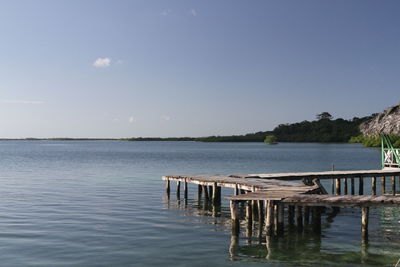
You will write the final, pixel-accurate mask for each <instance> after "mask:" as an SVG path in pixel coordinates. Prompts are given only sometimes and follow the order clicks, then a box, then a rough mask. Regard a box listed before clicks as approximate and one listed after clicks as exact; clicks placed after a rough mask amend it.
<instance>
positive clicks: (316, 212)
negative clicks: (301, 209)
mask: <svg viewBox="0 0 400 267" xmlns="http://www.w3.org/2000/svg"><path fill="white" fill-rule="evenodd" d="M312 222H313V232H314V233H315V234H321V207H318V206H316V207H312Z"/></svg>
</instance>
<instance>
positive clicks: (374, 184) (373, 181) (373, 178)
mask: <svg viewBox="0 0 400 267" xmlns="http://www.w3.org/2000/svg"><path fill="white" fill-rule="evenodd" d="M371 183H372V186H371V188H372V190H371V191H372V195H376V177H372V178H371Z"/></svg>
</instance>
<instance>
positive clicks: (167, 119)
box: [161, 114, 171, 121]
mask: <svg viewBox="0 0 400 267" xmlns="http://www.w3.org/2000/svg"><path fill="white" fill-rule="evenodd" d="M161 119H163V120H165V121H169V120H171V117H170V116H168V115H165V114H164V115H161Z"/></svg>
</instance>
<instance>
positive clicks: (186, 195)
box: [183, 179, 188, 199]
mask: <svg viewBox="0 0 400 267" xmlns="http://www.w3.org/2000/svg"><path fill="white" fill-rule="evenodd" d="M183 194H184V198H185V199H187V198H188V183H187V181H186V179H185V184H184V187H183Z"/></svg>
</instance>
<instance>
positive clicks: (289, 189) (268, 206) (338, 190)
mask: <svg viewBox="0 0 400 267" xmlns="http://www.w3.org/2000/svg"><path fill="white" fill-rule="evenodd" d="M397 176H400V169H384V170H360V171H327V172H297V173H275V174H235V175H167V176H163V177H162V179H163V180H165V181H166V183H167V186H166V189H167V194H168V196H169V193H170V181H176V182H177V191H176V192H177V196H178V197H179V195H180V185H181V182H183V183H184V192H185V198H187V191H188V187H187V184H188V183H194V184H197V185H198V196H199V198H201V195H202V194H204V198H205V200H210V199H212V200H213V203H214V204H216V205H218V203H219V205H220V203H221V202H220V201H221V187H228V188H234V189H235V195H234V196H230V197H227V198H226V199H228V200H230V210H231V221H232V233H233V234H238V232H239V225H240V223H239V212H238V209H239V207H238V202H246V203H247V205H246V220H247V221H248V222H249V223H251V222H252V221H253V218H256V217H258V219H259V220H260V225H261V224H263V222H264V221H265V231H266V235H267V236H271V235H273V234H276V235H279V234H282V232H283V226H284V218H285V215H284V213H285V207H286V210H287V212H288V215H287V217H288V222H289V225H290V224H294V221H295V220H294V218H295V217H296V225H297V227H298V228H299V229H302V228H303V222H304V223H306V222H308V221H309V216H310V215H311V214H312V221H313V224H314V229H315V232H320V231H321V212H322V208H321V206H330V207H333V208H334V209H336V210H337V209H338V208H337V207H340V206H356V207H360V209H361V217H362V220H361V221H362V222H361V230H362V239H363V242H366V241H367V240H368V235H367V233H368V214H369V207H371V206H372V207H375V206H385V207H386V206H398V207H400V195H396V177H397ZM367 177H371V178H372V179H371V195H364V178H367ZM378 177H381V189H380V195H377V190H376V189H377V185H376V184H377V178H378ZM387 177H390V178H391V191H390V192H391V194H390V195H389V194H387V193H386V192H387V191H386V187H387V186H386V178H387ZM321 179H331V180H332V181H333V182H334V183H333V184H332V194H328V193H327V191H326V189H325V188H324V187H323V186H322V185H321V183H320V180H321ZM356 179H358V184H357V185H358V194H357V192H356V190H355V180H356ZM348 180H350V190H349V184H348ZM399 183H400V178H399ZM334 188H335V190H334ZM342 189H343V190H342ZM333 193H335V194H333ZM303 208H304V209H303ZM303 211H304V212H303ZM303 213H304V216H303ZM264 214H265V216H264ZM274 229H275V230H274ZM274 231H275V232H274Z"/></svg>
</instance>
